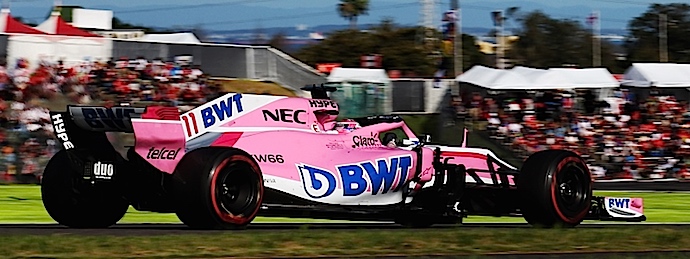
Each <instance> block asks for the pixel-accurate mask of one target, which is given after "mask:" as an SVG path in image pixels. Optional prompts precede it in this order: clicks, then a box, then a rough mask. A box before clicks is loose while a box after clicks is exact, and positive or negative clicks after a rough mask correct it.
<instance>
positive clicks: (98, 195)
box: [41, 150, 129, 228]
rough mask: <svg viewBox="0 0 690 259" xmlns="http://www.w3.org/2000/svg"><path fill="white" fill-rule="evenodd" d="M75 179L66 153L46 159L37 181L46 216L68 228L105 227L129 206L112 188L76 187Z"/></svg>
mask: <svg viewBox="0 0 690 259" xmlns="http://www.w3.org/2000/svg"><path fill="white" fill-rule="evenodd" d="M78 177H79V173H78V172H76V171H75V170H74V169H73V168H72V165H71V163H70V161H69V157H68V156H67V152H66V151H64V150H62V151H60V152H58V153H57V154H55V156H53V158H51V159H50V161H49V162H48V165H46V167H45V169H44V172H43V179H42V182H41V197H42V199H43V206H44V207H45V209H46V211H47V212H48V214H49V215H50V217H52V218H53V220H55V221H57V222H58V223H59V224H61V225H65V226H68V227H71V228H106V227H109V226H111V225H113V224H115V223H117V222H118V221H120V219H122V217H123V216H124V215H125V213H126V212H127V209H128V208H129V203H128V202H127V200H125V199H124V198H123V197H122V195H120V194H119V192H118V191H117V190H116V188H114V186H112V185H103V184H101V185H96V186H92V185H90V184H88V183H84V184H79V183H80V182H79V178H78Z"/></svg>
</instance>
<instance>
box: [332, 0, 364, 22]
mask: <svg viewBox="0 0 690 259" xmlns="http://www.w3.org/2000/svg"><path fill="white" fill-rule="evenodd" d="M368 12H369V0H340V3H339V4H338V14H339V15H340V17H343V18H345V19H346V20H348V21H350V29H356V28H357V17H359V16H360V15H363V14H367V13H368Z"/></svg>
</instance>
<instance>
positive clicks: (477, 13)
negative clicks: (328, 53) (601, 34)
mask: <svg viewBox="0 0 690 259" xmlns="http://www.w3.org/2000/svg"><path fill="white" fill-rule="evenodd" d="M1 1H3V2H7V1H10V8H11V11H12V15H13V16H19V17H22V18H24V19H25V20H28V21H29V22H33V23H40V22H42V21H43V20H44V19H45V16H46V15H47V14H48V12H49V10H50V7H51V6H52V5H53V3H54V2H55V1H54V0H1ZM61 2H62V4H63V5H77V6H82V7H84V8H89V9H108V10H113V12H114V16H115V17H118V18H120V19H121V20H123V21H125V22H129V23H132V24H137V25H144V26H149V27H169V28H170V27H172V28H193V27H202V28H205V29H212V30H237V29H252V28H266V27H306V28H309V27H314V26H317V25H343V24H347V21H346V20H344V19H343V18H341V17H339V16H338V15H337V12H336V5H337V3H338V2H339V1H338V0H191V1H190V0H166V1H155V0H116V1H105V0H62V1H61ZM674 2H683V1H682V0H675V1H673V0H656V1H645V0H577V1H568V0H522V1H519V0H459V3H460V6H461V8H462V18H463V19H462V26H463V27H485V28H486V27H491V26H492V21H491V19H490V12H491V11H493V10H505V9H507V8H509V7H512V6H518V7H520V8H521V11H525V12H527V11H532V10H541V11H543V12H545V13H546V14H548V15H550V16H552V17H553V18H559V19H563V18H568V19H573V20H578V21H582V22H584V20H585V17H587V16H588V15H589V14H590V13H591V12H592V11H593V10H598V11H599V12H600V14H601V27H602V28H604V29H606V28H611V29H625V28H626V25H627V22H628V21H629V20H630V19H632V18H633V17H635V16H638V15H640V14H641V13H643V12H644V11H645V10H646V9H647V8H648V7H649V5H650V4H651V3H663V4H666V3H674ZM370 3H371V10H370V11H369V13H368V14H367V15H363V16H361V17H360V19H359V23H360V24H361V23H378V22H379V21H381V20H382V19H383V18H386V17H388V18H392V19H393V20H394V21H395V22H396V23H398V24H401V25H415V24H419V23H420V22H421V14H420V13H421V7H420V6H421V5H420V4H419V3H420V1H419V0H371V1H370ZM436 3H437V4H436V5H435V6H436V8H435V12H434V15H435V17H434V18H435V19H434V23H435V25H436V26H439V25H440V23H441V22H440V15H441V13H442V12H443V11H446V10H447V9H448V8H449V6H450V0H436ZM507 26H515V25H511V24H510V23H509V24H507Z"/></svg>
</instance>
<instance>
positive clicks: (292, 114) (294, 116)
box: [262, 109, 307, 124]
mask: <svg viewBox="0 0 690 259" xmlns="http://www.w3.org/2000/svg"><path fill="white" fill-rule="evenodd" d="M262 112H263V114H264V120H265V121H268V119H269V118H270V119H271V120H273V121H282V122H287V123H298V124H307V122H306V121H303V120H300V118H299V117H300V114H307V111H305V110H292V109H275V113H274V112H271V111H269V110H263V111H262Z"/></svg>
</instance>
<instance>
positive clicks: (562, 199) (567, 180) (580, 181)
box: [554, 162, 589, 217]
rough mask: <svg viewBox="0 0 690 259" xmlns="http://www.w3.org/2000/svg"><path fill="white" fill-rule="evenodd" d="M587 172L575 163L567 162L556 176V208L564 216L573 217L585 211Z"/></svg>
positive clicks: (587, 189) (587, 192)
mask: <svg viewBox="0 0 690 259" xmlns="http://www.w3.org/2000/svg"><path fill="white" fill-rule="evenodd" d="M586 174H587V172H586V170H584V169H583V168H581V166H580V165H578V164H577V163H575V162H569V163H567V164H566V165H564V166H563V167H562V168H561V171H560V172H558V173H557V174H556V179H555V180H556V190H554V191H555V192H556V193H555V194H556V195H555V196H556V199H557V204H558V208H559V210H560V211H561V212H563V214H565V216H569V217H574V216H577V215H579V214H581V213H582V211H583V210H585V209H587V205H588V198H589V188H588V186H587V184H586V183H585V182H586V181H589V180H588V178H587V176H586Z"/></svg>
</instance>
